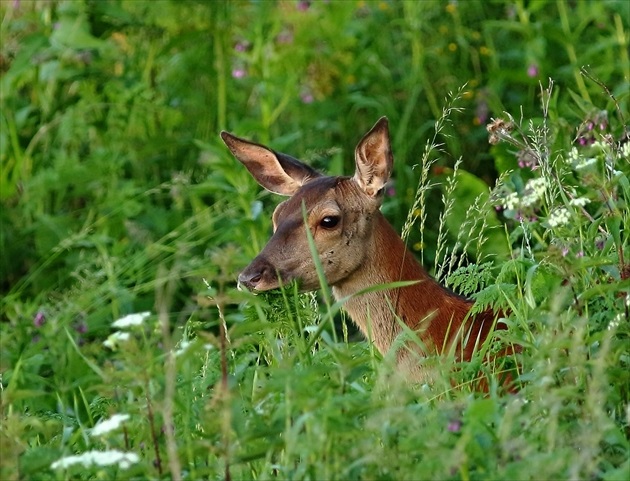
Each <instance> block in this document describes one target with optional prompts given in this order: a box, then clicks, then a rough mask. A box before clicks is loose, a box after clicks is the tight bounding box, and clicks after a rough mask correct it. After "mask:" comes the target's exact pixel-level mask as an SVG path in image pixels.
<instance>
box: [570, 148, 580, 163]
mask: <svg viewBox="0 0 630 481" xmlns="http://www.w3.org/2000/svg"><path fill="white" fill-rule="evenodd" d="M579 158H580V155H579V154H578V150H577V149H576V148H575V147H573V148H572V149H571V152H569V161H570V162H571V163H575V162H577V161H578V159H579Z"/></svg>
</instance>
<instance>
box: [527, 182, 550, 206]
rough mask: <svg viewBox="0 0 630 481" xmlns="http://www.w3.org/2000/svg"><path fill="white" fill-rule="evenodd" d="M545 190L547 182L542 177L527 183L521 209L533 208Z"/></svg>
mask: <svg viewBox="0 0 630 481" xmlns="http://www.w3.org/2000/svg"><path fill="white" fill-rule="evenodd" d="M545 190H547V181H546V180H545V179H544V178H543V177H540V178H538V179H531V180H529V181H527V184H525V190H524V193H523V194H524V195H523V198H522V199H521V205H522V206H523V207H531V206H533V205H534V204H536V202H538V201H539V200H540V199H541V198H542V196H543V195H545Z"/></svg>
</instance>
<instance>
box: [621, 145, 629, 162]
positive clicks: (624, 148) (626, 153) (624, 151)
mask: <svg viewBox="0 0 630 481" xmlns="http://www.w3.org/2000/svg"><path fill="white" fill-rule="evenodd" d="M621 156H622V157H623V158H625V159H626V160H630V142H626V143H625V144H623V146H622V147H621Z"/></svg>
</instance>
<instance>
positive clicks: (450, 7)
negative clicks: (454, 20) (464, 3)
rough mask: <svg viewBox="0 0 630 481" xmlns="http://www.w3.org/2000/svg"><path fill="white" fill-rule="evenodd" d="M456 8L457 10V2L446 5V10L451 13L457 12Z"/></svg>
mask: <svg viewBox="0 0 630 481" xmlns="http://www.w3.org/2000/svg"><path fill="white" fill-rule="evenodd" d="M455 10H457V5H456V4H455V3H449V4H448V5H447V6H446V11H447V12H448V13H451V14H452V13H455Z"/></svg>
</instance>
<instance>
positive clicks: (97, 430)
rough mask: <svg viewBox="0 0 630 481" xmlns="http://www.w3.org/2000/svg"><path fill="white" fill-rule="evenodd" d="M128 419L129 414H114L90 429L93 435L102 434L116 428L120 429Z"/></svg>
mask: <svg viewBox="0 0 630 481" xmlns="http://www.w3.org/2000/svg"><path fill="white" fill-rule="evenodd" d="M127 419H129V414H114V415H113V416H112V417H111V418H109V419H106V420H104V421H100V422H99V423H97V424H96V426H94V427H93V428H92V430H91V431H90V434H91V435H92V436H101V435H103V434H105V433H108V432H110V431H113V430H114V429H118V428H119V427H120V425H121V424H122V423H123V422H124V421H126V420H127Z"/></svg>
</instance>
